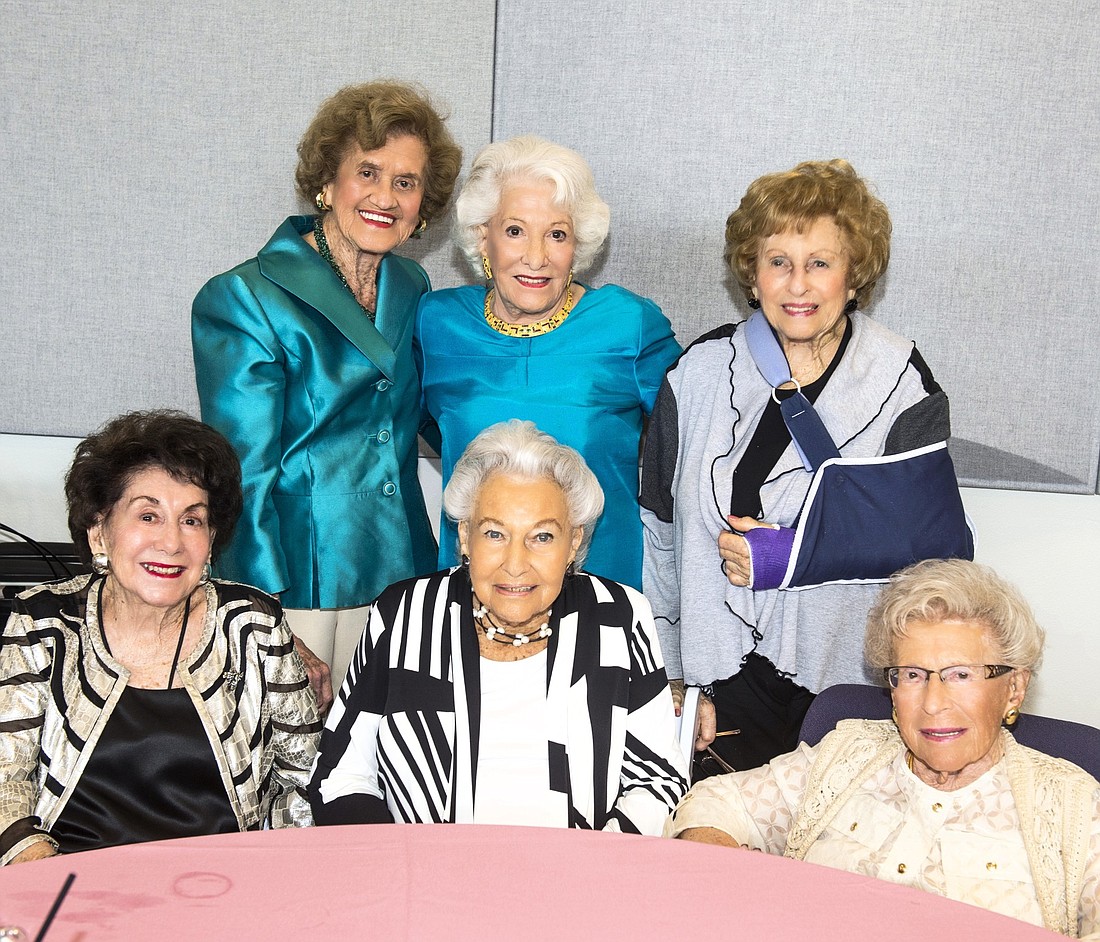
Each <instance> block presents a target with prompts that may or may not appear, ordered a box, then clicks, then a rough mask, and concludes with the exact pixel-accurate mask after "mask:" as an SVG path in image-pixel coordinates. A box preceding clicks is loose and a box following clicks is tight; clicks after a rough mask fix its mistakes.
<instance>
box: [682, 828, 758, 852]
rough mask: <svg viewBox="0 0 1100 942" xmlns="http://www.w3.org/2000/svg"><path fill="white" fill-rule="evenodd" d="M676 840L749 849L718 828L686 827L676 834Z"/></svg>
mask: <svg viewBox="0 0 1100 942" xmlns="http://www.w3.org/2000/svg"><path fill="white" fill-rule="evenodd" d="M676 839H677V840H681V841H696V842H698V843H700V844H719V845H721V846H722V847H737V848H740V849H741V850H749V849H750V848H749V847H747V846H746V845H745V844H739V843H737V841H735V840H734V839H733V838H732V837H730V836H729V835H728V834H727V833H726V832H725V831H720V830H718V828H687V829H686V830H683V831H681V832H680V833H679V834H677V835H676Z"/></svg>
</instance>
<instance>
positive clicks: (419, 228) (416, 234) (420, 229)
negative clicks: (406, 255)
mask: <svg viewBox="0 0 1100 942" xmlns="http://www.w3.org/2000/svg"><path fill="white" fill-rule="evenodd" d="M427 228H428V220H427V219H425V218H424V217H423V216H421V217H420V222H418V223H417V224H416V228H415V229H413V238H414V239H419V238H420V237H421V236H422V235H423V234H424V230H425V229H427Z"/></svg>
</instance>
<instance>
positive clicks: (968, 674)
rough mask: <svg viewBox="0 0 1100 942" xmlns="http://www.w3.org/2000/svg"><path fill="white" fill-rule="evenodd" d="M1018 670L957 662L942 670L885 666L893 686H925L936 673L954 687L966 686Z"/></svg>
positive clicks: (884, 669)
mask: <svg viewBox="0 0 1100 942" xmlns="http://www.w3.org/2000/svg"><path fill="white" fill-rule="evenodd" d="M1014 670H1016V668H1015V667H1009V666H1008V665H1007V664H956V665H954V666H953V667H944V668H943V669H941V670H938V671H937V670H932V668H931V667H914V666H913V665H911V664H905V665H901V666H898V667H884V668H883V669H882V673H883V675H884V676H885V677H886V682H887V683H888V684H889V685H890V686H891V687H895V688H897V687H925V686H927V684H928V678H929V677H931V676H932V675H933V674H936V675H938V676H939V678H940V682H941V683H944V684H948V685H949V686H952V687H965V686H967V685H968V684H973V683H976V682H977V681H979V680H992V679H993V678H994V677H1001V676H1002V675H1004V674H1007V673H1008V672H1009V671H1014Z"/></svg>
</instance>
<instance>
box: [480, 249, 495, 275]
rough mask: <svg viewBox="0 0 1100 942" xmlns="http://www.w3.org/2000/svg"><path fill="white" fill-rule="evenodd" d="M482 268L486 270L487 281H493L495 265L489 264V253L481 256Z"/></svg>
mask: <svg viewBox="0 0 1100 942" xmlns="http://www.w3.org/2000/svg"><path fill="white" fill-rule="evenodd" d="M481 270H482V271H483V272H485V280H486V281H492V280H493V266H492V265H490V264H489V256H488V255H482V256H481Z"/></svg>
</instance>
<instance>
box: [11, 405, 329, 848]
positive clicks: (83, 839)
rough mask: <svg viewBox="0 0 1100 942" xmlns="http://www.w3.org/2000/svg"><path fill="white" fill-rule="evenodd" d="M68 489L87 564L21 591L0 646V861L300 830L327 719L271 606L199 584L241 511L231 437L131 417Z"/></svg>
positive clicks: (91, 448)
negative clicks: (83, 570)
mask: <svg viewBox="0 0 1100 942" xmlns="http://www.w3.org/2000/svg"><path fill="white" fill-rule="evenodd" d="M65 493H66V497H67V499H68V504H69V529H70V532H71V533H72V537H73V540H74V542H75V543H76V545H77V548H78V549H79V550H80V552H81V554H82V555H83V556H84V558H85V559H86V561H88V562H90V563H91V565H92V568H93V570H94V573H93V574H92V575H85V576H78V577H76V578H73V579H69V580H67V581H63V582H58V583H52V584H49V585H43V586H38V587H37V588H34V589H28V590H27V591H26V592H23V593H21V594H20V596H19V597H18V599H17V601H16V606H15V610H14V612H13V614H12V616H11V617H10V619H9V620H8V623H7V626H6V627H5V629H4V634H3V637H2V638H0V863H5V864H6V863H15V862H23V861H27V860H35V859H38V858H41V857H49V856H52V855H53V854H56V853H59V852H60V853H70V852H74V851H80V850H90V849H94V848H98V847H107V846H112V845H116V844H128V843H135V842H138V841H146V840H158V839H163V838H171V837H187V836H192V835H199V834H212V833H219V832H227V831H237V830H242V831H243V830H249V829H253V828H259V827H262V826H264V825H265V824H266V825H269V826H271V827H286V826H305V825H309V824H310V823H311V817H310V812H309V804H308V801H307V799H306V795H305V790H304V789H305V785H306V782H307V781H308V778H309V769H310V765H311V764H312V761H313V756H314V754H315V752H316V740H317V736H318V734H319V731H320V727H319V723H318V717H317V709H316V702H315V700H314V697H313V693H312V692H311V690H310V688H309V685H308V683H307V680H306V675H305V669H304V667H303V665H302V662H301V659H300V658H299V656H298V654H297V653H296V652H295V650H294V642H293V638H292V636H291V634H290V631H289V630H288V628H287V625H286V621H285V620H284V619H283V616H282V610H281V608H280V607H279V603H278V602H277V601H276V600H275V599H273V598H271V597H270V596H268V595H265V594H264V593H263V592H260V591H259V590H258V589H253V588H251V587H249V586H245V585H239V584H236V583H230V582H220V581H216V580H212V579H210V578H209V564H210V560H211V559H212V557H213V556H214V555H215V554H216V552H217V551H218V549H220V548H221V546H223V545H224V543H225V541H226V540H227V539H228V538H229V536H230V534H231V533H232V530H233V525H234V523H235V522H236V519H237V517H238V516H239V514H240V511H241V500H242V498H241V475H240V464H239V463H238V461H237V458H236V455H235V454H234V452H233V449H232V447H231V446H230V444H229V442H228V441H226V440H225V438H223V437H222V436H221V435H220V434H219V433H218V432H216V431H214V430H213V429H211V428H210V427H209V426H206V425H203V424H202V423H201V422H198V421H197V420H195V419H192V418H190V417H189V416H186V415H184V414H182V413H178V412H145V413H132V414H130V415H125V416H122V417H121V418H118V419H115V420H113V421H112V422H109V423H108V424H107V425H106V426H104V427H103V428H102V429H101V430H100V431H99V432H98V433H96V434H94V435H92V436H90V437H89V438H87V439H85V440H84V441H83V442H81V444H80V445H79V446H78V447H77V451H76V457H75V459H74V461H73V465H72V468H71V469H70V471H69V474H68V477H67V479H66V482H65Z"/></svg>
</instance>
